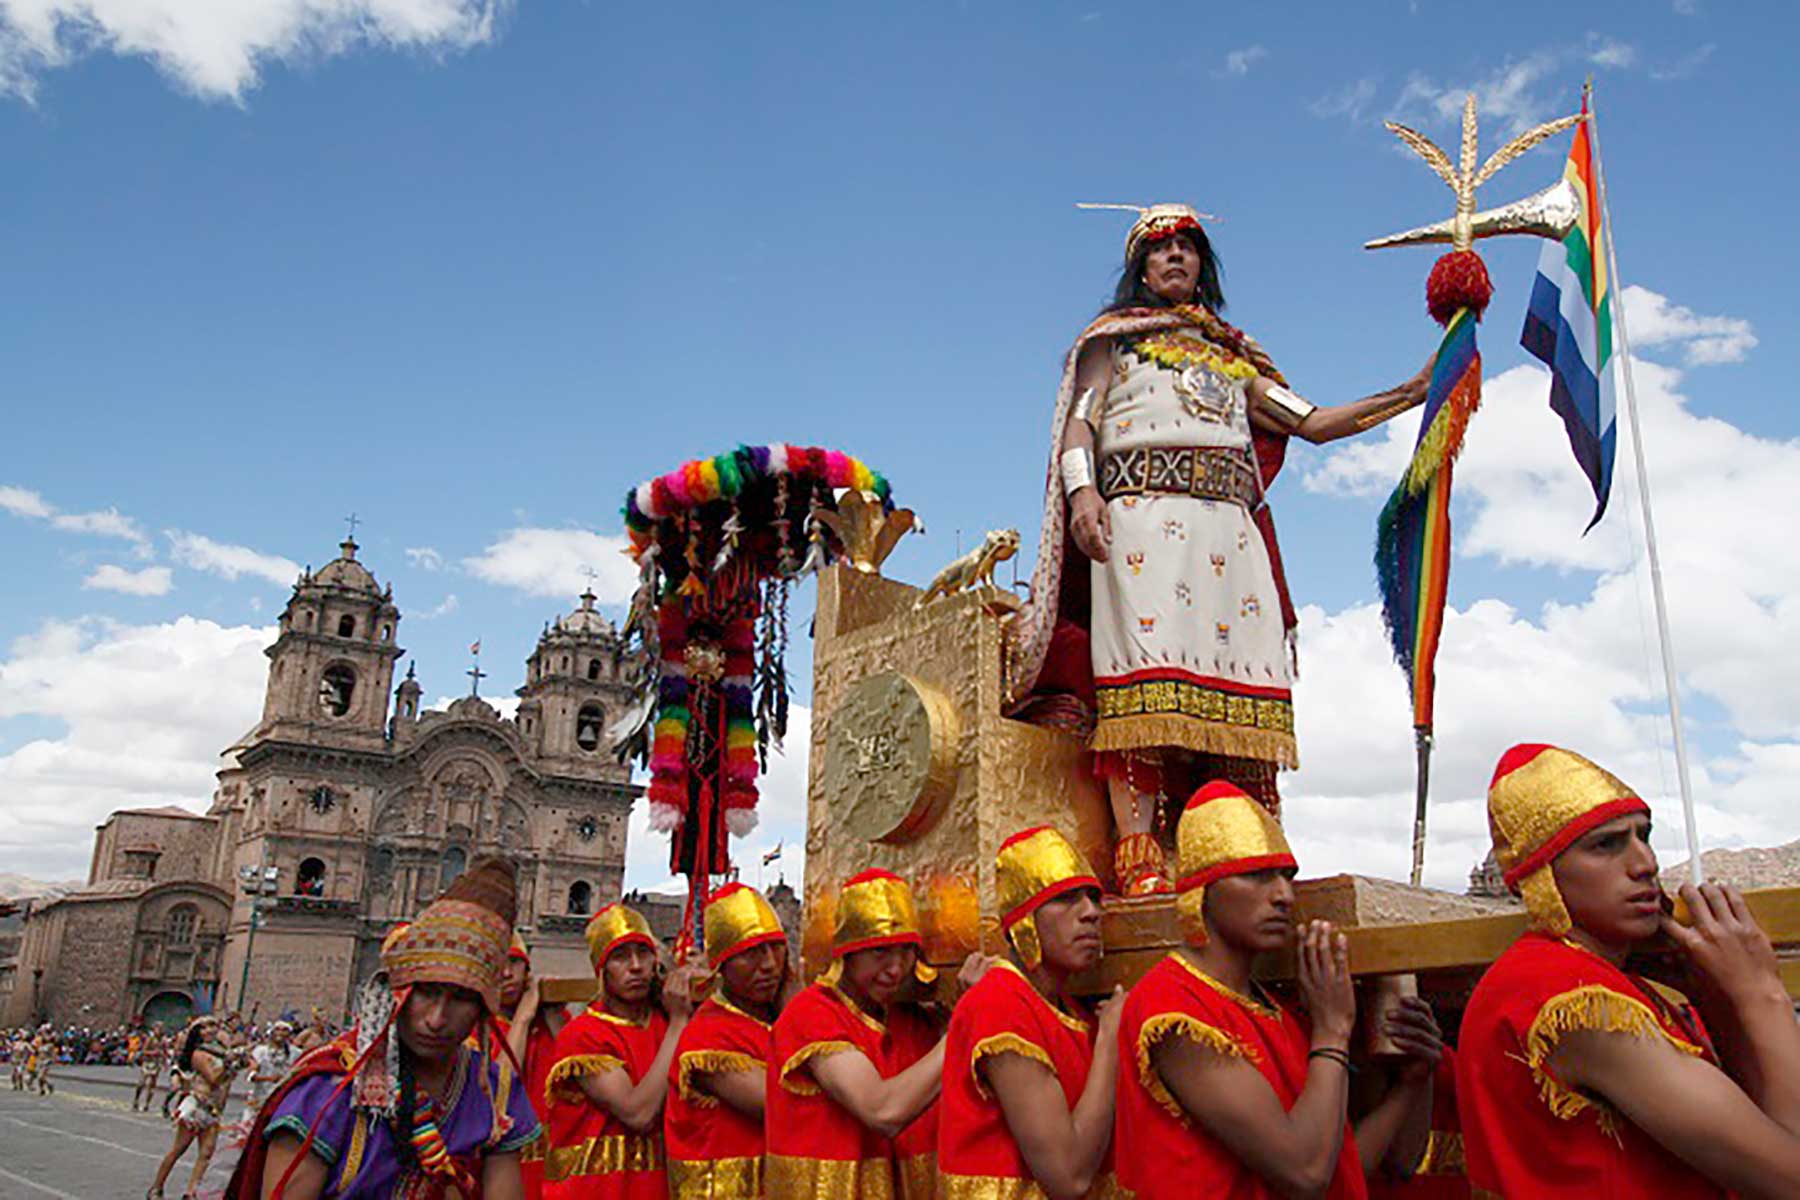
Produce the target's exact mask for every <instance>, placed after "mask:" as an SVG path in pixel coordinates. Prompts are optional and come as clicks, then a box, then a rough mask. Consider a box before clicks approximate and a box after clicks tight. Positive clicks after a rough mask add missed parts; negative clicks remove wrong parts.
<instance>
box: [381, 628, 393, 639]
mask: <svg viewBox="0 0 1800 1200" xmlns="http://www.w3.org/2000/svg"><path fill="white" fill-rule="evenodd" d="M381 640H382V641H384V642H391V641H393V640H394V627H393V626H392V625H383V626H382V627H381Z"/></svg>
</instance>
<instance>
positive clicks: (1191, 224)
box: [1075, 204, 1218, 263]
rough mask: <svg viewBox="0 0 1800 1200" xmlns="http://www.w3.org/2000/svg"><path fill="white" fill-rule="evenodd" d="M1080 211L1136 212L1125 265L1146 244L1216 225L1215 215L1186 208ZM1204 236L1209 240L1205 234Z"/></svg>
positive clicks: (1108, 206)
mask: <svg viewBox="0 0 1800 1200" xmlns="http://www.w3.org/2000/svg"><path fill="white" fill-rule="evenodd" d="M1075 207H1076V208H1088V209H1119V210H1121V211H1123V212H1134V213H1136V214H1137V215H1138V219H1137V221H1136V223H1135V224H1133V225H1132V227H1131V232H1130V233H1128V234H1126V235H1125V261H1126V262H1128V263H1129V262H1131V260H1132V259H1134V258H1136V257H1137V252H1138V251H1139V250H1140V249H1142V248H1143V246H1144V244H1145V243H1146V242H1160V241H1162V240H1163V239H1164V238H1166V237H1173V236H1175V235H1176V234H1178V233H1180V232H1182V231H1183V230H1188V229H1192V230H1196V231H1197V230H1199V229H1200V222H1202V221H1216V220H1218V218H1217V217H1215V216H1213V215H1212V214H1211V213H1203V212H1200V211H1199V210H1197V209H1195V208H1192V207H1190V206H1188V205H1186V204H1152V205H1149V206H1145V205H1141V204H1077V205H1076V206H1075ZM1201 236H1203V237H1204V236H1205V235H1204V233H1202V235H1201Z"/></svg>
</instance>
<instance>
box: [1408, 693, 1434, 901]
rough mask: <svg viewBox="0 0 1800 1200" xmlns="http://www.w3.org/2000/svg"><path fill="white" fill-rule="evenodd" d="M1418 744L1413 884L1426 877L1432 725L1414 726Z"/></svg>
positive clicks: (1414, 798) (1417, 883)
mask: <svg viewBox="0 0 1800 1200" xmlns="http://www.w3.org/2000/svg"><path fill="white" fill-rule="evenodd" d="M1413 737H1414V739H1415V741H1416V742H1417V744H1418V751H1419V771H1418V791H1417V793H1416V794H1415V795H1414V797H1413V844H1412V885H1413V886H1414V887H1418V886H1419V883H1420V881H1421V880H1422V879H1424V877H1425V801H1426V800H1427V799H1428V798H1429V797H1430V795H1431V726H1429V725H1415V726H1413Z"/></svg>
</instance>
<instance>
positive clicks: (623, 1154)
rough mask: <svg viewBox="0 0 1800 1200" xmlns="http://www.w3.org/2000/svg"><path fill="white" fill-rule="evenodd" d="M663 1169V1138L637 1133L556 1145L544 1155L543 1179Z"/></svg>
mask: <svg viewBox="0 0 1800 1200" xmlns="http://www.w3.org/2000/svg"><path fill="white" fill-rule="evenodd" d="M662 1169H663V1144H662V1138H661V1137H660V1136H657V1135H650V1136H640V1135H638V1134H634V1133H613V1134H607V1135H605V1136H603V1137H591V1138H589V1139H587V1141H585V1142H580V1143H577V1144H576V1145H573V1146H553V1147H551V1149H550V1152H549V1153H548V1154H547V1155H545V1156H544V1182H546V1183H559V1182H561V1181H562V1180H565V1179H579V1178H584V1177H586V1176H589V1175H617V1174H621V1173H623V1172H627V1171H631V1172H644V1171H660V1170H662Z"/></svg>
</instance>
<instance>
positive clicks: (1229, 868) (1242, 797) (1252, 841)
mask: <svg viewBox="0 0 1800 1200" xmlns="http://www.w3.org/2000/svg"><path fill="white" fill-rule="evenodd" d="M1175 843H1176V871H1177V872H1178V874H1179V876H1180V877H1179V878H1178V879H1177V880H1176V881H1175V890H1176V891H1177V892H1178V893H1180V894H1179V895H1178V896H1177V897H1176V899H1175V912H1176V915H1177V917H1178V918H1179V920H1180V924H1181V932H1182V936H1184V937H1185V938H1186V939H1187V940H1188V941H1189V942H1191V943H1192V944H1194V945H1196V946H1197V945H1200V944H1201V943H1203V942H1204V941H1206V918H1205V916H1204V915H1203V908H1204V905H1205V902H1206V885H1207V884H1209V883H1211V882H1213V881H1214V880H1215V879H1223V878H1225V877H1226V876H1227V875H1248V874H1249V873H1250V872H1252V871H1266V870H1268V869H1270V868H1271V867H1289V868H1291V867H1293V866H1295V865H1296V864H1295V862H1294V852H1293V850H1291V849H1289V847H1288V842H1287V835H1285V834H1284V833H1282V832H1281V826H1280V825H1278V824H1277V823H1276V821H1275V818H1274V817H1272V816H1270V815H1269V810H1268V809H1266V808H1264V807H1263V806H1262V805H1260V804H1258V803H1257V802H1256V801H1254V800H1252V799H1251V798H1250V797H1249V796H1247V795H1246V794H1245V793H1244V792H1243V791H1242V789H1240V788H1237V787H1234V786H1232V785H1231V784H1229V783H1226V782H1224V781H1223V780H1214V781H1213V782H1211V783H1209V784H1207V785H1206V786H1205V787H1202V788H1201V789H1200V790H1199V791H1197V792H1195V793H1194V795H1193V798H1192V799H1190V800H1189V801H1188V802H1187V807H1186V808H1184V809H1182V811H1181V822H1180V823H1179V824H1178V825H1177V826H1176V827H1175Z"/></svg>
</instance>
